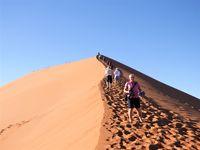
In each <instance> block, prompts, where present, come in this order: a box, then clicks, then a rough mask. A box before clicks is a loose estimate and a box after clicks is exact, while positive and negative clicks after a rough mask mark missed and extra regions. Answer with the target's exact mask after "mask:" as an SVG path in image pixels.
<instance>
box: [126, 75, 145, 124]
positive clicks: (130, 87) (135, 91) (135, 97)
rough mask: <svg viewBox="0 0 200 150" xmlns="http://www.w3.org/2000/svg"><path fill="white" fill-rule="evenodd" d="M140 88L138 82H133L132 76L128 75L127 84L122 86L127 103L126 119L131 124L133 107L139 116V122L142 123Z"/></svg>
mask: <svg viewBox="0 0 200 150" xmlns="http://www.w3.org/2000/svg"><path fill="white" fill-rule="evenodd" d="M141 91H142V90H141V88H140V85H139V83H138V82H136V81H134V74H130V75H129V82H126V84H125V86H124V92H125V93H126V94H127V96H126V98H127V101H128V117H129V122H132V113H133V108H134V107H135V108H136V110H137V112H138V114H139V121H140V122H142V111H141V108H140V97H139V92H141Z"/></svg>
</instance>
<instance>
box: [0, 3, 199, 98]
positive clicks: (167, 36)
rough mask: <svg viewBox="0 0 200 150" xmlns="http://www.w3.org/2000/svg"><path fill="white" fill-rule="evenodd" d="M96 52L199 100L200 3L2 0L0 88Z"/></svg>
mask: <svg viewBox="0 0 200 150" xmlns="http://www.w3.org/2000/svg"><path fill="white" fill-rule="evenodd" d="M98 51H99V52H101V53H102V54H104V55H107V56H109V57H111V58H114V59H116V60H118V61H120V62H122V63H125V64H126V65H128V66H130V67H132V68H135V69H137V70H138V71H141V72H143V73H145V74H147V75H149V76H151V77H153V78H155V79H157V80H160V81H161V82H164V83H166V84H168V85H171V86H173V87H175V88H178V89H180V90H182V91H185V92H187V93H189V94H191V95H193V96H196V97H198V98H200V86H199V83H200V67H199V66H200V1H199V0H90V1H88V0H70V1H68V0H49V1H45V0H0V86H2V85H5V84H7V83H9V82H11V81H13V80H15V79H17V78H19V77H22V76H24V75H26V74H28V73H31V72H32V71H34V70H38V69H43V68H46V67H49V66H54V65H57V64H62V63H65V62H72V61H76V60H80V59H85V58H88V57H91V56H95V55H96V54H97V52H98Z"/></svg>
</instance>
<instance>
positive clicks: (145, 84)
mask: <svg viewBox="0 0 200 150" xmlns="http://www.w3.org/2000/svg"><path fill="white" fill-rule="evenodd" d="M105 59H106V61H110V62H111V64H112V65H113V67H118V68H120V69H121V70H122V71H123V78H122V79H121V81H120V84H117V85H114V86H113V87H112V89H111V90H110V91H107V90H106V88H105V87H106V85H105V80H102V90H101V92H102V97H103V100H104V102H105V105H104V106H105V114H106V115H105V116H104V119H103V123H102V124H103V126H102V128H101V136H100V140H99V143H101V145H100V144H99V145H98V146H97V149H99V150H101V149H108V150H109V149H138V150H141V149H150V150H156V149H168V150H171V149H181V150H182V149H185V150H187V149H196V150H197V149H199V147H200V121H199V120H200V119H199V118H200V113H199V106H200V101H199V100H198V99H197V98H195V97H193V96H190V95H187V94H186V93H183V92H181V91H179V90H176V89H174V88H172V87H169V86H167V85H164V84H163V83H160V82H159V81H156V80H154V79H152V78H150V77H148V76H146V75H144V74H142V73H140V72H138V71H136V70H134V69H131V68H129V67H127V66H125V65H123V64H121V63H119V62H117V61H115V60H112V59H110V58H108V57H105ZM101 61H102V60H101ZM106 61H102V64H104V65H105V64H106V63H105V62H106ZM129 73H135V75H136V80H137V81H139V82H140V84H141V86H142V88H143V89H144V90H145V92H146V93H147V94H146V96H144V97H143V98H142V99H141V103H142V104H141V105H142V112H143V119H144V122H143V123H140V122H139V121H138V117H137V113H136V112H135V114H134V121H133V123H129V122H128V116H127V102H126V101H125V100H124V94H123V87H124V84H125V82H126V81H127V76H128V74H129ZM184 102H187V105H185V103H184Z"/></svg>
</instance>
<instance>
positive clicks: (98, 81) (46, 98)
mask: <svg viewBox="0 0 200 150" xmlns="http://www.w3.org/2000/svg"><path fill="white" fill-rule="evenodd" d="M105 58H106V59H107V60H109V61H110V62H109V63H111V64H112V65H113V67H118V68H119V69H120V70H121V71H122V72H123V76H122V78H121V80H120V82H119V84H114V85H113V86H112V89H111V90H109V91H108V90H107V89H106V85H105V79H104V78H103V77H104V65H106V63H107V62H106V61H107V60H106V59H104V60H100V61H98V60H97V59H96V58H95V57H93V58H89V59H85V60H81V61H78V62H73V63H68V64H63V65H58V66H55V67H51V68H48V69H42V70H39V71H35V72H33V73H31V74H29V75H26V76H24V77H22V78H19V79H17V80H16V81H13V82H11V83H10V84H8V85H5V86H3V87H1V88H0V149H1V150H66V149H67V150H80V149H81V150H90V149H92V150H94V149H97V150H105V149H107V150H113V149H114V150H116V149H120V150H121V149H128V150H129V149H130V150H131V149H138V150H142V149H144V150H145V149H150V150H154V149H167V150H171V149H174V150H176V149H181V150H184V149H185V150H187V149H194V150H197V149H198V148H199V147H200V121H199V120H200V101H199V99H197V98H195V97H193V96H191V95H188V94H187V93H184V92H182V91H179V90H177V89H175V88H173V87H170V86H168V85H165V84H163V83H161V82H159V81H157V80H155V79H152V78H151V77H148V76H146V75H144V74H142V73H140V72H138V71H136V70H134V69H132V68H130V67H128V66H125V65H123V64H121V63H119V62H117V61H115V60H113V59H110V58H108V57H105ZM130 73H135V75H136V76H135V79H136V80H137V81H138V82H139V84H140V85H141V87H142V89H143V90H145V92H146V95H145V96H144V97H141V108H142V112H143V123H140V122H139V120H138V116H137V113H136V111H135V112H134V115H133V122H132V123H129V122H128V116H127V102H126V101H125V100H124V93H123V87H124V84H125V82H126V81H127V76H128V74H130Z"/></svg>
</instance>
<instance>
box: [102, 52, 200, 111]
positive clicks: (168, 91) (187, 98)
mask: <svg viewBox="0 0 200 150" xmlns="http://www.w3.org/2000/svg"><path fill="white" fill-rule="evenodd" d="M102 57H104V59H105V62H106V61H110V62H111V63H112V65H113V66H114V67H118V68H120V70H122V72H123V76H124V77H125V78H126V79H127V76H128V74H129V73H134V74H135V75H136V76H137V77H138V78H140V79H142V80H143V81H145V82H146V83H147V84H146V86H147V85H150V86H151V87H149V88H154V90H155V91H159V92H161V93H162V94H163V95H167V96H169V97H172V98H174V99H176V100H179V101H181V102H182V103H183V104H184V103H187V104H189V105H190V106H192V107H193V108H194V109H196V110H199V109H200V99H198V98H196V97H194V96H192V95H189V94H187V93H185V92H183V91H180V90H178V89H176V88H174V87H171V86H169V85H167V84H164V83H162V82H160V81H158V80H156V79H153V78H151V77H149V76H147V75H145V74H143V73H141V72H139V71H137V70H135V69H133V68H131V67H129V66H127V65H125V64H122V63H120V62H118V61H116V60H114V59H112V58H109V57H107V56H104V55H102Z"/></svg>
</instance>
